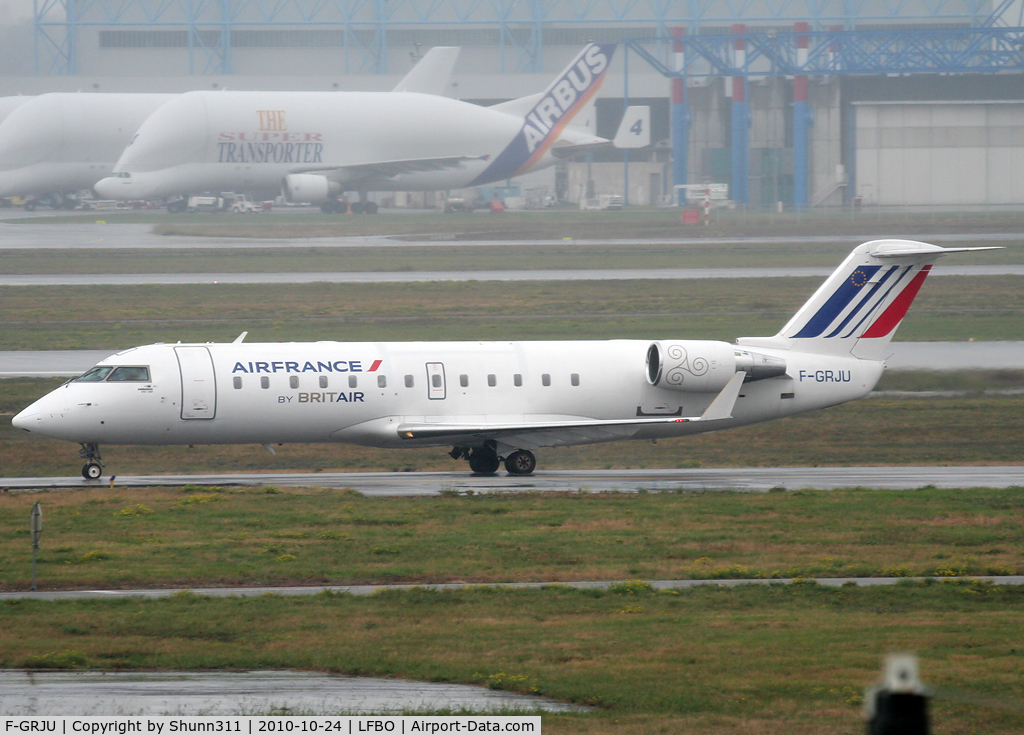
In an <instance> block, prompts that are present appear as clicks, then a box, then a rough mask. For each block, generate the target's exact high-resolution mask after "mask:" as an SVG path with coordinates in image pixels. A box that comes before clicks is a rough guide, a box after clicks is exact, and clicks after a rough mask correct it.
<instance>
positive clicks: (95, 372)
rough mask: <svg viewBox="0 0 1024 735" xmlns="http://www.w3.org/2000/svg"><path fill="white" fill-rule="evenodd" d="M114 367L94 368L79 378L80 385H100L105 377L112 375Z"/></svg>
mask: <svg viewBox="0 0 1024 735" xmlns="http://www.w3.org/2000/svg"><path fill="white" fill-rule="evenodd" d="M113 369H114V368H112V367H94V368H93V369H92V370H90V371H89V372H87V373H86V374H85V375H83V376H81V377H80V378H78V382H79V383H98V382H99V381H101V380H103V379H104V378H105V377H107V376H108V375H110V371H111V370H113Z"/></svg>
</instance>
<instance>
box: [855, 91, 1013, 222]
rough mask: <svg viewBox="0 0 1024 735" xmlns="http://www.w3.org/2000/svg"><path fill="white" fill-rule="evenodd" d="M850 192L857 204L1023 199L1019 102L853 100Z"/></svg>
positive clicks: (951, 203)
mask: <svg viewBox="0 0 1024 735" xmlns="http://www.w3.org/2000/svg"><path fill="white" fill-rule="evenodd" d="M854 107H855V108H856V111H857V128H856V129H857V135H856V141H857V155H856V169H855V170H856V173H855V177H856V196H859V197H860V198H861V200H862V201H863V202H864V204H881V205H925V206H936V205H945V206H962V205H965V204H1017V203H1020V202H1022V201H1024V178H1022V177H1021V176H1020V171H1021V170H1022V168H1024V104H1021V102H1019V101H1016V100H1015V101H986V102H899V103H897V102H856V103H854Z"/></svg>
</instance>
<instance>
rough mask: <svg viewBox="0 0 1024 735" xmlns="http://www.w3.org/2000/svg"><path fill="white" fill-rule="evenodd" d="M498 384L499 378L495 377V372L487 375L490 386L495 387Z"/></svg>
mask: <svg viewBox="0 0 1024 735" xmlns="http://www.w3.org/2000/svg"><path fill="white" fill-rule="evenodd" d="M497 384H498V379H497V378H496V377H494V373H491V374H490V375H488V376H487V385H489V386H490V387H492V388H493V387H494V386H496V385H497Z"/></svg>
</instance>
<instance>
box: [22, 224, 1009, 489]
mask: <svg viewBox="0 0 1024 735" xmlns="http://www.w3.org/2000/svg"><path fill="white" fill-rule="evenodd" d="M988 249H991V248H946V249H944V248H940V247H937V246H935V245H928V244H925V243H920V242H912V241H908V240H875V241H873V242H869V243H865V244H864V245H861V246H859V247H858V248H856V249H855V250H854V251H853V252H852V253H851V254H850V255H849V257H847V258H846V260H845V261H844V262H843V264H842V265H840V266H839V268H838V269H837V270H836V271H835V272H834V273H833V274H832V275H831V276H830V277H829V278H828V280H826V281H825V283H824V284H823V285H822V286H821V288H819V289H818V291H817V292H816V293H815V294H814V295H813V296H812V297H811V298H810V300H809V301H807V303H806V304H804V305H803V306H802V307H801V308H800V310H799V311H797V313H796V315H795V316H793V318H792V319H790V321H789V323H787V324H786V326H784V327H783V328H782V331H780V332H779V333H778V334H777V335H775V336H774V337H747V338H741V339H739V340H737V341H736V343H735V344H729V343H727V342H714V341H705V340H681V339H657V340H609V341H560V342H357V343H345V342H293V343H272V344H266V343H264V344H256V343H250V344H247V343H243V342H242V338H243V337H244V336H245V335H244V334H243V335H242V337H239V339H237V340H235V342H233V343H231V344H212V343H211V344H173V345H170V344H155V345H148V346H146V347H136V348H133V349H129V350H125V351H124V352H119V353H117V354H116V355H113V356H111V357H109V358H107V359H106V360H103V361H102V362H100V363H99V364H98V365H97V366H96V367H94V368H92V369H91V370H89V371H88V372H87V373H85V374H84V375H82V376H81V377H79V378H76V379H74V380H71V381H68V382H67V383H65V384H64V385H63V386H61V387H60V388H58V389H57V390H55V391H53V392H52V393H50V394H48V395H46V396H44V397H43V398H41V399H39V400H38V401H36V402H35V403H33V404H32V405H31V406H29V407H28V408H26V409H25V410H24V411H22V412H21V413H19V414H18V415H17V416H15V417H14V420H13V423H14V425H15V426H16V427H18V428H21V429H24V430H25V431H29V432H32V433H34V434H39V435H40V436H46V437H52V438H55V439H63V440H65V441H70V442H79V443H81V445H82V450H81V452H80V454H81V456H82V457H83V458H84V459H85V460H86V464H85V466H84V467H83V468H82V474H83V475H84V476H85V477H86V478H87V479H94V480H95V479H98V478H99V477H100V476H101V475H102V472H103V470H102V465H101V464H100V461H101V459H100V450H99V447H100V445H101V444H243V443H254V444H262V445H264V446H266V447H267V448H268V449H269V448H270V447H271V445H272V444H285V443H308V442H348V443H352V444H363V445H367V446H375V447H423V446H451V447H453V449H452V450H451V456H452V457H453V458H465V459H467V460H469V466H470V469H471V470H472V471H473V472H476V473H480V474H492V473H494V472H496V471H497V470H498V468H499V467H500V465H501V463H502V462H504V464H505V469H506V470H507V471H508V472H509V473H511V474H513V475H525V474H529V473H531V472H533V469H534V467H535V465H536V459H535V457H534V450H536V449H538V448H539V447H553V446H566V445H573V444H591V443H597V442H607V441H616V440H620V439H659V438H663V437H673V436H686V435H690V434H699V433H702V432H707V431H718V430H720V429H729V428H732V427H735V426H743V425H746V424H753V423H757V422H760V421H767V420H769V419H775V418H779V417H782V416H792V415H794V414H798V413H804V412H806V411H812V410H814V409H819V408H825V407H826V406H834V405H836V404H839V403H844V402H846V401H852V400H854V399H857V398H861V397H863V396H865V395H867V394H868V393H869V392H870V391H871V389H872V388H873V387H874V386H875V384H876V383H877V382H878V379H879V377H881V375H882V371H883V370H884V368H885V363H884V360H885V357H886V355H887V354H888V351H889V341H890V340H891V339H892V336H893V333H894V332H895V331H896V328H897V326H899V323H900V322H901V321H902V319H903V317H904V315H905V314H906V313H907V309H908V308H910V304H911V302H912V301H913V300H914V297H915V296H916V295H917V292H918V289H920V288H921V284H922V283H924V280H925V277H926V276H927V275H928V271H929V269H930V268H931V264H932V263H933V262H934V261H935V260H936V259H938V258H939V257H941V256H943V255H948V254H949V253H955V252H964V251H969V250H988Z"/></svg>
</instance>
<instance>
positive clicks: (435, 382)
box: [430, 373, 441, 388]
mask: <svg viewBox="0 0 1024 735" xmlns="http://www.w3.org/2000/svg"><path fill="white" fill-rule="evenodd" d="M430 384H431V385H432V386H434V387H435V388H440V387H441V376H440V375H438V374H436V373H435V374H434V375H431V376H430Z"/></svg>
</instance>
